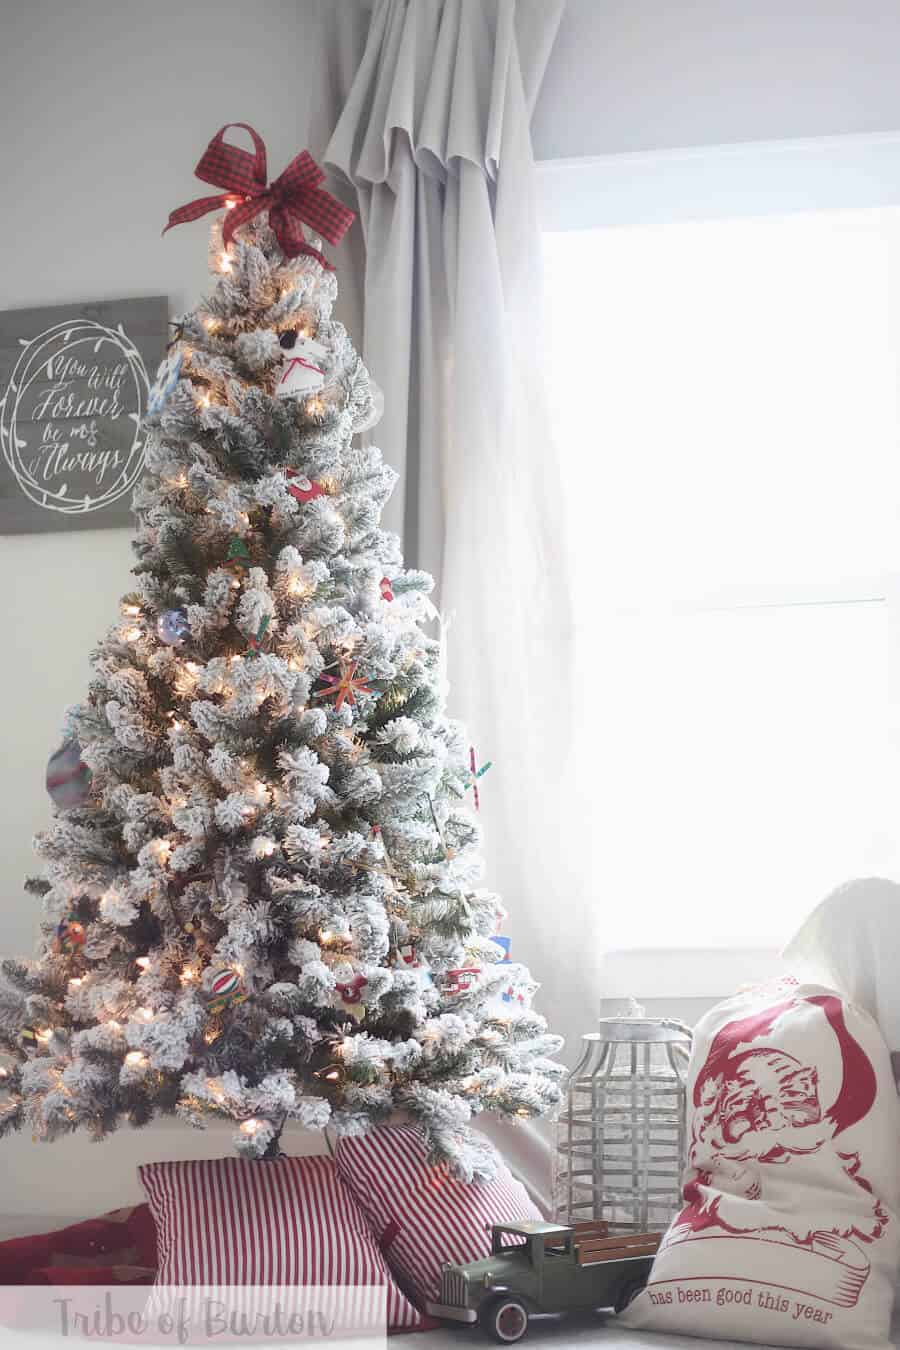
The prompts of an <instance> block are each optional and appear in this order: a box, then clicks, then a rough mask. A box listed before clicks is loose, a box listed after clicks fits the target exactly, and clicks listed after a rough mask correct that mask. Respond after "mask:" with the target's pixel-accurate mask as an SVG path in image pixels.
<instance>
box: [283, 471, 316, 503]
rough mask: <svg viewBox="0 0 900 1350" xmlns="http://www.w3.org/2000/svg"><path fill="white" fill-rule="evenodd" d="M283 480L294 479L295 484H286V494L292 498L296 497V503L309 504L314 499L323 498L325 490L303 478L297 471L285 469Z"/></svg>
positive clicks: (311, 480)
mask: <svg viewBox="0 0 900 1350" xmlns="http://www.w3.org/2000/svg"><path fill="white" fill-rule="evenodd" d="M284 476H285V478H288V479H290V478H296V480H297V482H296V483H288V492H289V493H290V494H291V496H292V497H296V498H297V501H298V502H311V501H312V500H313V498H314V497H322V496H324V493H325V489H324V488H323V486H322V484H321V483H316V482H315V481H314V480H313V479H312V478H304V476H303V474H302V473H301V472H300V470H299V469H285V471H284Z"/></svg>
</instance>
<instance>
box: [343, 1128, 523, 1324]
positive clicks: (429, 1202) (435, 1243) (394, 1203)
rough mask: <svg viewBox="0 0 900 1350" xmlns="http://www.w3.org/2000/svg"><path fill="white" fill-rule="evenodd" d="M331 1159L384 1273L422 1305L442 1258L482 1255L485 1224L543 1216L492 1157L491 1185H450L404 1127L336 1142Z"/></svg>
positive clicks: (486, 1244)
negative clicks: (373, 1237) (383, 1260)
mask: <svg viewBox="0 0 900 1350" xmlns="http://www.w3.org/2000/svg"><path fill="white" fill-rule="evenodd" d="M335 1162H336V1163H337V1170H338V1175H339V1176H340V1177H341V1179H342V1180H343V1181H345V1182H346V1183H347V1185H348V1186H349V1187H350V1189H351V1190H352V1192H353V1195H354V1197H355V1199H356V1202H357V1204H358V1205H359V1207H360V1209H361V1210H362V1212H363V1214H365V1216H366V1218H367V1219H368V1220H369V1223H370V1224H371V1225H372V1228H373V1229H374V1230H375V1232H376V1233H377V1234H378V1236H379V1241H380V1243H381V1249H382V1251H383V1252H384V1254H385V1256H386V1257H387V1261H388V1265H389V1266H390V1267H391V1270H392V1271H393V1272H394V1274H395V1275H396V1276H397V1278H398V1279H399V1280H400V1282H401V1284H402V1285H403V1287H404V1288H405V1289H408V1290H409V1291H410V1293H411V1294H412V1296H413V1298H414V1299H415V1300H416V1302H417V1303H418V1304H419V1306H420V1307H423V1308H424V1306H425V1304H426V1302H427V1301H428V1300H429V1299H432V1300H436V1299H437V1296H438V1293H439V1289H440V1282H441V1266H442V1264H443V1263H444V1262H445V1261H449V1262H451V1263H460V1262H466V1261H477V1260H479V1259H480V1258H481V1257H483V1256H489V1255H490V1251H491V1234H490V1226H491V1224H494V1223H511V1222H513V1221H514V1220H516V1219H540V1218H542V1217H543V1216H542V1215H541V1213H540V1211H539V1210H538V1209H537V1208H536V1207H535V1206H534V1204H532V1202H531V1200H530V1199H529V1198H528V1192H527V1191H526V1190H525V1187H524V1186H522V1185H521V1183H520V1182H518V1181H515V1180H514V1179H513V1176H512V1174H511V1173H510V1171H509V1169H508V1168H507V1167H505V1166H504V1165H503V1163H501V1162H500V1161H499V1159H498V1170H497V1175H496V1177H495V1178H494V1180H493V1181H489V1182H471V1183H467V1182H464V1181H458V1180H457V1179H456V1178H455V1177H453V1176H451V1174H450V1172H449V1171H448V1170H447V1168H446V1167H434V1166H432V1165H431V1164H430V1163H429V1162H428V1155H427V1151H426V1148H425V1143H424V1141H423V1139H422V1136H421V1135H420V1134H419V1133H418V1132H417V1131H416V1130H414V1129H413V1128H412V1127H411V1126H408V1125H385V1126H382V1127H380V1128H378V1129H375V1130H372V1131H370V1132H369V1134H366V1135H362V1136H361V1137H359V1138H344V1139H339V1140H338V1146H337V1153H336V1156H335Z"/></svg>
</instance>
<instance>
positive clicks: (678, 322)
mask: <svg viewBox="0 0 900 1350" xmlns="http://www.w3.org/2000/svg"><path fill="white" fill-rule="evenodd" d="M545 241H546V263H547V283H548V285H547V289H548V301H549V309H550V313H549V335H550V354H551V355H550V359H551V371H550V374H551V380H550V390H551V397H552V400H553V405H554V406H553V412H554V416H555V418H556V424H557V427H558V429H559V445H560V447H561V453H562V454H563V457H564V465H565V477H566V488H567V495H568V503H567V505H568V510H569V514H570V535H571V538H572V540H573V550H572V551H573V566H572V588H573V593H574V598H575V603H576V609H577V616H578V624H579V630H578V631H579V679H578V690H579V693H578V697H579V699H580V707H579V709H578V724H579V726H580V727H581V728H582V735H581V739H580V745H579V751H578V755H577V761H578V762H577V764H576V776H577V777H578V779H579V780H580V781H579V783H578V793H579V795H580V797H581V798H582V799H584V800H587V801H589V802H590V810H591V817H592V826H591V840H592V848H593V856H592V862H591V865H592V878H593V882H592V891H593V894H594V896H595V897H596V899H597V902H598V903H599V904H601V905H602V909H603V913H604V914H606V915H608V925H609V931H608V940H609V943H610V945H612V946H620V945H625V946H627V945H629V944H632V943H633V944H640V945H647V944H648V943H650V944H652V945H654V946H659V945H667V944H670V943H671V944H689V945H697V944H699V943H704V944H705V943H713V944H714V943H732V944H733V943H735V942H740V941H748V942H760V941H763V942H766V941H772V942H775V943H780V942H782V941H784V940H785V939H786V938H787V937H788V936H790V933H791V931H792V930H793V928H794V927H795V926H796V925H797V924H798V923H799V922H800V920H801V919H802V918H803V917H804V916H805V915H806V914H807V913H808V911H809V910H810V909H811V908H812V907H813V905H815V904H816V902H817V901H818V900H819V899H821V898H822V897H823V896H824V895H825V894H826V893H827V891H829V890H830V889H831V888H832V887H833V886H835V885H837V884H839V883H840V882H843V881H846V880H848V879H850V878H851V877H854V876H861V875H872V874H876V873H877V874H882V875H888V876H891V877H894V878H900V754H898V748H900V661H898V654H900V604H898V599H900V591H898V583H897V578H898V575H900V519H898V514H900V208H894V207H880V208H876V209H853V210H844V211H811V212H808V213H805V214H797V215H790V216H775V215H769V216H764V217H758V218H752V219H748V218H743V219H728V220H704V221H697V222H687V223H684V222H680V223H673V224H660V225H636V226H617V227H607V228H601V229H593V230H584V231H566V232H564V233H563V232H560V233H549V234H547V235H545Z"/></svg>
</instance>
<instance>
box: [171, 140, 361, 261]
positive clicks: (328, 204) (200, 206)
mask: <svg viewBox="0 0 900 1350" xmlns="http://www.w3.org/2000/svg"><path fill="white" fill-rule="evenodd" d="M230 127H241V128H242V129H243V130H244V131H247V132H249V134H250V138H251V140H252V141H253V147H254V148H253V153H252V154H251V152H250V151H249V150H244V149H242V148H241V146H239V145H229V144H228V143H227V142H226V140H225V133H226V131H228V130H229V128H230ZM194 173H195V174H196V176H197V177H198V178H199V179H200V180H201V182H203V183H211V184H212V185H213V187H219V188H224V189H225V191H224V192H222V193H221V194H220V195H217V196H214V197H197V198H196V200H194V201H192V202H187V203H186V205H184V206H179V207H177V208H176V210H174V211H172V213H171V214H170V216H169V220H168V224H167V225H166V227H165V229H164V230H163V234H165V232H166V230H170V229H171V228H172V226H173V225H183V224H185V222H187V221H189V220H197V219H198V218H199V217H200V216H205V215H206V214H207V212H209V211H220V210H222V209H223V208H224V207H225V206H227V205H229V204H230V205H231V210H230V211H229V212H228V214H227V215H226V217H225V223H224V225H223V227H222V238H223V240H224V241H225V243H226V245H227V244H230V243H231V240H232V239H233V237H234V232H235V230H238V229H240V227H241V225H245V224H246V222H247V221H248V220H252V219H253V217H254V216H256V215H258V214H259V212H260V211H268V213H269V224H270V225H271V226H272V229H273V230H274V232H275V237H276V239H277V240H278V243H279V244H280V245H281V250H282V252H283V253H284V255H285V257H286V258H296V257H298V256H299V255H300V254H301V253H303V254H308V255H309V256H310V257H313V258H318V260H319V262H320V263H321V264H322V266H323V267H327V268H328V270H329V271H333V268H332V267H331V264H330V263H328V262H326V260H325V258H324V256H323V255H322V254H321V253H320V252H319V250H318V249H315V248H313V247H312V246H311V245H310V244H307V242H306V239H305V236H304V234H303V226H304V224H306V225H308V226H309V227H310V229H312V230H315V231H316V233H317V234H320V235H322V237H323V238H324V239H327V240H328V242H329V244H337V243H338V242H339V241H340V240H341V239H342V238H343V236H344V234H345V233H346V232H347V230H348V229H349V228H350V226H351V224H352V223H353V220H354V214H355V213H354V212H353V211H351V210H350V209H349V208H348V207H346V206H344V205H343V203H342V202H339V201H338V200H337V198H336V197H332V195H331V193H330V192H325V191H324V189H323V188H322V187H321V184H322V182H323V180H324V178H325V174H324V173H323V171H322V170H321V169H320V168H319V166H318V164H317V163H316V161H315V160H314V159H313V157H312V155H311V154H310V153H309V151H308V150H301V151H300V154H299V155H295V156H294V158H293V159H292V160H291V162H290V164H289V165H288V166H287V168H286V169H285V170H284V172H283V173H281V174H279V176H278V177H277V178H276V179H275V181H274V182H273V183H267V181H266V179H267V177H268V170H267V167H266V147H265V145H264V144H263V140H262V137H261V136H260V135H259V134H258V133H257V132H256V131H254V129H253V127H251V126H248V125H247V123H246V122H228V123H226V125H225V126H224V127H222V128H221V130H220V131H217V132H216V134H215V136H213V138H212V140H211V141H210V143H209V145H208V146H207V147H206V149H205V150H204V152H203V154H202V155H201V157H200V162H199V163H198V165H197V167H196V169H195V170H194ZM236 199H237V200H236Z"/></svg>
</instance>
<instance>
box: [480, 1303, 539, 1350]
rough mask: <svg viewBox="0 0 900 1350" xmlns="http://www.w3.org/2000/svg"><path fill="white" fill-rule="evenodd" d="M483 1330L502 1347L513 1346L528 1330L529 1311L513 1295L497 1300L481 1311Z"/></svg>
mask: <svg viewBox="0 0 900 1350" xmlns="http://www.w3.org/2000/svg"><path fill="white" fill-rule="evenodd" d="M478 1320H479V1322H480V1323H481V1326H482V1328H483V1329H484V1330H485V1331H486V1332H487V1333H488V1335H489V1336H492V1337H493V1338H494V1340H495V1341H499V1342H500V1344H501V1345H513V1344H514V1343H515V1342H516V1341H520V1340H521V1339H522V1337H523V1336H524V1335H525V1332H526V1331H527V1330H528V1309H527V1308H526V1307H525V1304H524V1303H523V1302H522V1301H521V1299H518V1298H514V1297H513V1296H512V1295H511V1294H504V1295H503V1296H502V1297H501V1298H495V1299H492V1300H491V1301H490V1303H488V1304H486V1305H485V1306H484V1307H483V1308H481V1309H480V1310H479V1313H478Z"/></svg>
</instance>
